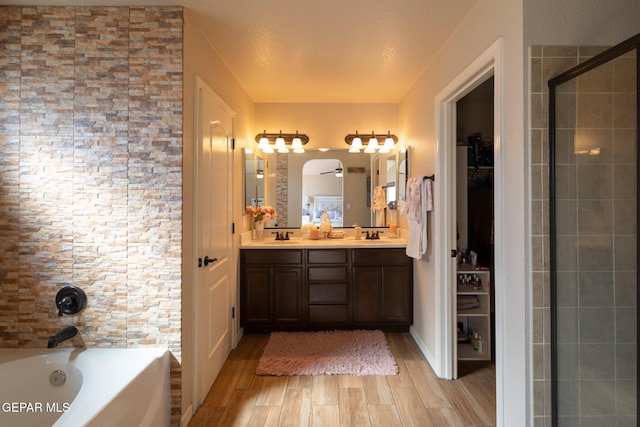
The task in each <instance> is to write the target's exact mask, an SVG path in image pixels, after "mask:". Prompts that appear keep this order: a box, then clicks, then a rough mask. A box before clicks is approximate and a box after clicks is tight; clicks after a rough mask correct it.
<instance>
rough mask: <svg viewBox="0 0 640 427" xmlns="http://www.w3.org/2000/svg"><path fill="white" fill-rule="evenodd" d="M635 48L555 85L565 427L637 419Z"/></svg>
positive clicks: (555, 279) (559, 381) (558, 371)
mask: <svg viewBox="0 0 640 427" xmlns="http://www.w3.org/2000/svg"><path fill="white" fill-rule="evenodd" d="M637 42H638V40H636V43H637ZM636 46H637V44H636ZM614 49H615V48H614ZM636 52H637V51H636V50H635V49H634V48H632V49H629V48H627V49H626V51H624V52H621V53H619V54H617V53H616V52H612V53H610V54H609V55H608V56H607V55H599V56H602V58H601V59H600V61H599V62H597V61H596V62H593V63H590V64H589V66H587V67H583V69H580V66H578V67H576V69H574V70H573V71H572V70H570V72H567V73H565V74H563V75H562V76H559V77H557V78H555V79H553V80H551V81H550V82H549V91H550V95H549V96H550V104H549V105H550V151H551V158H550V184H551V185H550V193H551V200H550V213H551V221H550V235H551V260H550V261H551V269H550V270H551V298H552V299H551V321H552V359H553V362H552V363H553V366H552V417H553V421H554V425H555V426H559V427H565V426H567V427H568V426H571V427H575V426H599V427H602V426H620V427H622V426H637V425H638V424H637V396H638V393H637V389H638V384H637V364H638V354H637V337H638V327H637V325H638V319H637V300H638V295H637V284H638V268H637V267H638V265H637V264H638V263H637V254H638V249H637V248H638V238H637V236H638V223H637V218H638V213H637V195H638V185H637V182H638V179H637V159H638V152H637V150H638V147H637V140H638V136H637V124H638V118H637V105H638V100H637V63H638V59H637V56H636V55H637V54H636ZM595 59H596V58H594V60H595Z"/></svg>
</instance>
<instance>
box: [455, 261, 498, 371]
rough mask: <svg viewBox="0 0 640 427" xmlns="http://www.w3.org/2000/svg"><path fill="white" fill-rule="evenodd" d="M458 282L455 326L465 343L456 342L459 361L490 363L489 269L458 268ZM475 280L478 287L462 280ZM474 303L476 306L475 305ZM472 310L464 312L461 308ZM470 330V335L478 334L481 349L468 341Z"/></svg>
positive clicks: (465, 265) (464, 265) (459, 340)
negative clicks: (475, 278)
mask: <svg viewBox="0 0 640 427" xmlns="http://www.w3.org/2000/svg"><path fill="white" fill-rule="evenodd" d="M456 276H457V277H456V279H457V290H456V295H457V297H458V298H457V302H458V307H457V326H458V328H457V329H458V330H459V329H460V326H462V331H463V334H464V337H465V338H466V339H464V340H462V337H459V338H458V360H491V339H492V338H491V293H490V289H491V272H490V271H489V270H488V269H475V268H473V267H472V266H470V265H467V264H461V265H459V266H458V270H457V273H456ZM474 277H477V278H478V281H479V285H477V286H474V285H473V280H472V281H471V282H465V280H464V279H465V278H471V279H473V278H474ZM475 301H477V304H475V303H474V302H475ZM465 303H466V305H470V306H473V307H471V308H464V305H465ZM469 328H471V329H472V331H473V332H472V334H473V333H475V332H477V333H478V335H479V336H481V337H482V348H481V349H478V350H475V349H474V347H473V344H472V342H471V341H470V340H468V331H469Z"/></svg>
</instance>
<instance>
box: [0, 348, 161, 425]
mask: <svg viewBox="0 0 640 427" xmlns="http://www.w3.org/2000/svg"><path fill="white" fill-rule="evenodd" d="M57 370H60V371H63V372H64V374H65V376H66V381H65V382H64V384H62V385H58V386H54V385H52V384H51V383H50V376H51V374H52V373H53V372H54V371H57ZM57 376H58V377H60V375H59V374H57ZM169 424H170V391H169V352H168V351H167V350H166V349H158V348H125V349H110V348H91V349H72V348H64V349H53V350H47V349H44V350H32V349H0V426H12V427H21V426H25V427H40V426H43V427H49V426H55V427H62V426H65V427H80V426H91V427H101V426H118V427H124V426H150V427H155V426H168V425H169Z"/></svg>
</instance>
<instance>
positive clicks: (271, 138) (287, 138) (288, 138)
mask: <svg viewBox="0 0 640 427" xmlns="http://www.w3.org/2000/svg"><path fill="white" fill-rule="evenodd" d="M385 136H386V135H385ZM279 137H282V138H283V139H284V142H285V143H286V144H292V143H293V139H294V138H300V143H301V144H302V145H305V144H307V143H308V142H309V137H308V136H307V135H305V134H303V133H297V132H296V133H280V132H278V133H266V132H263V133H259V134H257V135H256V142H257V143H260V139H261V138H266V140H267V141H268V142H269V143H270V144H275V142H276V139H277V138H279Z"/></svg>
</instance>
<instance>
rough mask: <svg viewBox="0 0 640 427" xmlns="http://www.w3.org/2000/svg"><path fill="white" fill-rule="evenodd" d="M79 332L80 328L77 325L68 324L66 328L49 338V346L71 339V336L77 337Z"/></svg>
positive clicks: (52, 346)
mask: <svg viewBox="0 0 640 427" xmlns="http://www.w3.org/2000/svg"><path fill="white" fill-rule="evenodd" d="M77 333H78V328H76V327H75V326H67V327H66V328H64V329H63V330H61V331H60V332H58V333H57V334H55V335H52V336H51V337H50V338H49V344H47V348H54V347H56V346H57V345H58V344H61V343H63V342H64V341H66V340H70V339H71V338H73V337H75V336H76V334H77Z"/></svg>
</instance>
